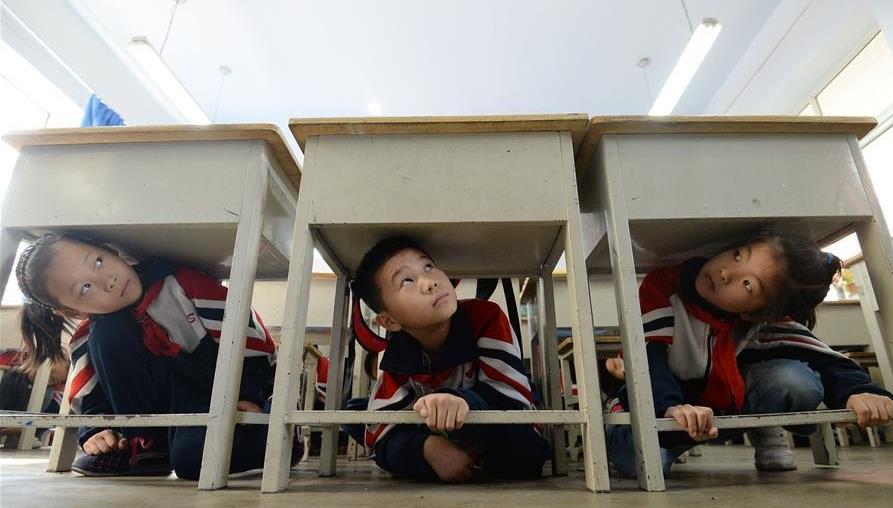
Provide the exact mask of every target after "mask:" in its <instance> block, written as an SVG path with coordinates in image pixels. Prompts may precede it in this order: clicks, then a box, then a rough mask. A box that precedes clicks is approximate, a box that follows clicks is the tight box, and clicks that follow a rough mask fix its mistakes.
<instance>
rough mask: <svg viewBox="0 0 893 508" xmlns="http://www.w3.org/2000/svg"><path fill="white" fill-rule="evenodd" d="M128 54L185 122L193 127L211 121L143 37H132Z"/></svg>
mask: <svg viewBox="0 0 893 508" xmlns="http://www.w3.org/2000/svg"><path fill="white" fill-rule="evenodd" d="M127 49H129V50H130V54H131V55H133V58H134V59H136V61H137V63H138V64H139V65H140V67H142V69H143V71H145V73H146V74H147V75H148V76H149V78H150V79H151V80H152V81H153V82H154V83H155V85H156V86H157V87H158V88H159V89H160V90H161V92H162V93H163V94H164V95H165V96H166V97H167V98H168V99H169V100H170V101H171V102H172V103H173V104H174V107H175V108H177V111H179V112H180V113H181V114H182V115H183V116H184V117H186V120H187V121H188V122H189V123H191V124H194V125H208V124H209V123H211V119H210V118H208V115H207V114H205V111H204V110H203V109H202V108H201V106H199V105H198V103H197V102H195V99H193V98H192V95H190V94H189V92H188V91H187V90H186V87H184V86H183V83H181V82H180V80H179V79H177V76H176V75H175V74H174V73H173V71H171V69H170V67H168V66H167V64H166V63H164V60H162V59H161V55H159V54H158V52H157V51H155V48H153V47H152V45H151V44H149V41H148V39H146V38H145V37H134V38H133V41H131V42H130V45H128V46H127Z"/></svg>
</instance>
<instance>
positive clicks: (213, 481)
mask: <svg viewBox="0 0 893 508" xmlns="http://www.w3.org/2000/svg"><path fill="white" fill-rule="evenodd" d="M264 161H265V159H264V158H263V157H258V158H256V162H254V163H253V165H252V166H251V167H249V168H248V171H247V172H246V175H245V184H244V187H243V188H244V193H243V194H242V206H241V209H240V211H239V227H238V229H237V230H236V242H235V247H234V248H233V265H232V268H231V270H230V279H229V290H228V291H227V294H226V305H225V307H224V311H223V324H222V327H221V331H220V348H219V350H218V353H217V366H216V370H215V371H214V387H213V390H212V391H211V407H210V411H209V419H208V429H207V432H206V434H205V447H204V452H203V455H202V469H201V473H200V475H199V481H198V488H199V489H201V490H212V489H219V488H223V487H225V486H226V481H227V476H228V474H229V463H230V457H231V452H232V446H233V431H234V430H235V424H236V406H237V404H238V402H239V385H240V381H241V379H242V363H243V361H244V357H245V334H246V333H247V331H248V318H249V315H250V313H251V295H252V293H253V291H254V274H255V272H256V271H257V257H258V253H259V251H260V237H261V230H262V229H263V223H264V205H265V202H266V197H267V187H268V185H269V177H270V175H269V173H268V170H267V168H266V166H265V164H264Z"/></svg>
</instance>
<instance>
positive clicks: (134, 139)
mask: <svg viewBox="0 0 893 508" xmlns="http://www.w3.org/2000/svg"><path fill="white" fill-rule="evenodd" d="M2 139H3V141H5V142H6V143H7V144H9V145H10V146H12V147H13V148H15V149H16V150H21V149H22V148H23V147H28V146H52V145H89V144H106V143H166V142H181V141H248V140H260V141H264V142H265V143H267V146H269V147H270V151H272V152H273V156H274V157H275V158H276V161H277V162H278V163H279V166H280V167H281V168H282V171H283V172H285V174H286V176H288V179H289V181H291V183H292V184H293V185H294V186H295V191H297V190H298V189H299V188H300V183H301V166H300V165H299V164H298V162H297V158H295V156H294V154H293V153H292V151H291V148H289V146H288V144H287V143H286V142H285V138H284V137H283V134H282V131H280V130H279V127H277V126H276V125H273V124H215V125H152V126H120V127H83V128H73V129H38V130H30V131H12V132H9V133H7V134H6V135H5V136H3V138H2Z"/></svg>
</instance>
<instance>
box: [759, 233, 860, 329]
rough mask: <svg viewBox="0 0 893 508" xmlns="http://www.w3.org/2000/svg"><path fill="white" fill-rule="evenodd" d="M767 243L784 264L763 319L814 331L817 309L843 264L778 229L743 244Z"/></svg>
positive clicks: (806, 239) (808, 241) (803, 239)
mask: <svg viewBox="0 0 893 508" xmlns="http://www.w3.org/2000/svg"><path fill="white" fill-rule="evenodd" d="M755 243H766V244H768V245H769V246H770V247H772V248H773V250H774V251H775V254H776V256H778V258H779V259H780V260H781V261H782V272H781V274H780V275H781V278H780V281H779V288H778V292H777V294H775V295H774V296H773V297H772V298H771V299H770V301H769V304H768V305H767V307H766V309H765V310H764V311H763V312H761V313H760V317H762V318H763V319H782V318H791V319H793V320H795V321H797V322H798V323H800V324H802V325H803V326H805V327H807V328H809V329H810V330H812V329H813V328H814V327H815V325H816V314H815V308H816V306H818V305H819V304H820V303H822V301H823V300H824V299H825V297H826V296H827V295H828V290H829V289H830V287H831V282H833V281H834V279H835V277H838V276H839V275H840V272H841V270H842V269H843V261H841V259H840V258H838V257H837V256H835V255H834V254H831V253H829V252H824V251H822V250H821V249H820V248H819V246H818V244H816V243H815V242H814V241H813V240H811V239H810V238H809V237H806V236H803V235H800V234H796V233H788V232H783V231H781V230H777V229H766V230H762V231H760V232H759V233H757V234H756V235H754V236H753V237H751V238H750V239H749V240H748V241H746V242H744V244H742V245H747V244H755Z"/></svg>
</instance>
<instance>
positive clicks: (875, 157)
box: [798, 32, 893, 260]
mask: <svg viewBox="0 0 893 508" xmlns="http://www.w3.org/2000/svg"><path fill="white" fill-rule="evenodd" d="M798 114H799V115H800V116H821V115H825V116H871V117H875V118H877V120H878V127H877V128H875V130H874V131H872V132H871V133H870V134H869V135H868V136H866V137H865V138H864V139H863V140H862V153H863V155H864V157H865V163H866V166H867V167H868V174H869V175H870V176H871V180H872V183H873V184H874V190H875V193H876V194H877V197H878V201H879V202H880V205H881V209H882V211H883V214H884V217H885V218H886V220H887V224H893V173H891V172H890V171H885V170H884V169H885V168H889V167H890V166H891V165H893V132H891V130H890V126H891V125H893V49H891V47H890V45H889V43H888V41H887V39H886V38H885V37H884V34H883V32H878V33H877V34H876V35H875V36H874V37H872V38H871V40H870V41H869V42H868V44H866V45H865V47H864V48H862V50H861V51H859V53H858V54H857V55H856V56H855V57H854V58H853V59H852V60H851V61H850V62H848V63H847V64H846V65H845V66H844V67H843V69H842V70H841V71H840V72H839V73H837V74H836V75H835V76H834V77H833V78H831V80H830V82H829V83H828V84H827V85H825V87H824V88H822V90H821V91H820V92H819V93H818V94H816V95H815V96H814V97H810V98H809V99H808V103H807V105H806V106H805V107H804V108H803V109H802V110H800V112H799V113H798ZM826 250H828V251H830V252H833V253H834V254H836V255H837V256H838V257H840V258H841V259H844V260H846V259H851V258H853V257H855V256H857V255H859V254H860V250H859V242H858V241H857V240H856V238H855V235H850V236H847V237H845V238H843V239H842V240H840V241H838V242H835V243H834V244H832V245H830V246H828V248H827V249H826Z"/></svg>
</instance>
